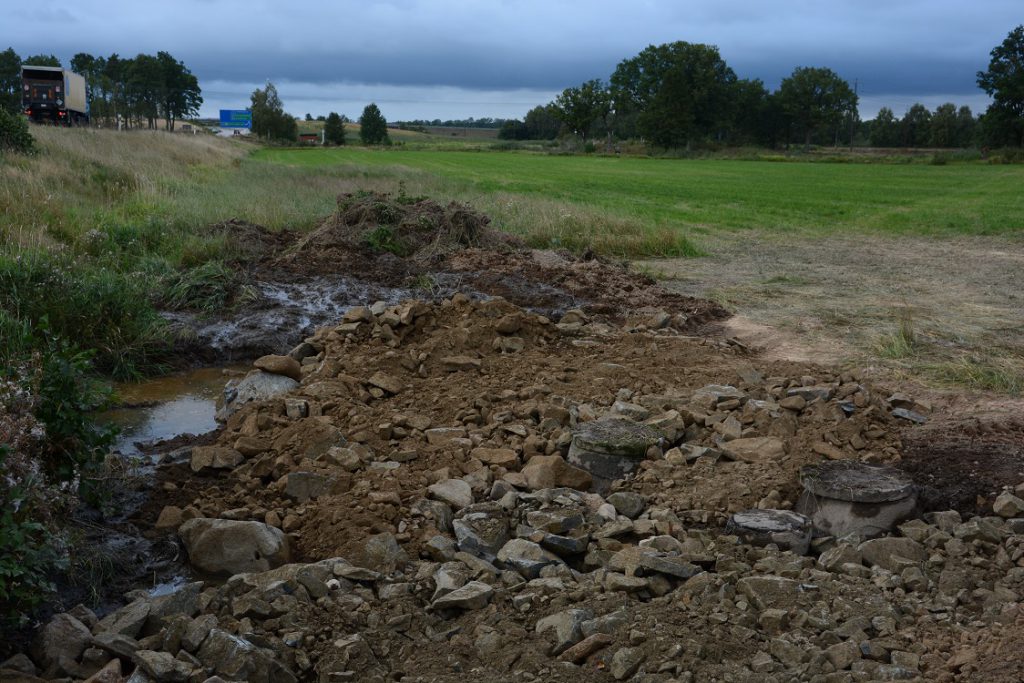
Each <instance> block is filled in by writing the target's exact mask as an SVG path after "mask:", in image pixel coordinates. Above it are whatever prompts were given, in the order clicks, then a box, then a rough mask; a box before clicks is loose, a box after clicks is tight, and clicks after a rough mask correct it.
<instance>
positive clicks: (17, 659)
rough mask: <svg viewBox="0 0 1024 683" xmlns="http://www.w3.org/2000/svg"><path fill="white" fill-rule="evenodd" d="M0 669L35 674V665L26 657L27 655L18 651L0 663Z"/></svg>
mask: <svg viewBox="0 0 1024 683" xmlns="http://www.w3.org/2000/svg"><path fill="white" fill-rule="evenodd" d="M0 670H7V671H17V672H18V673H22V674H26V675H28V676H35V675H36V673H37V672H36V665H35V664H33V663H32V660H31V659H29V658H28V655H25V654H21V653H18V654H16V655H13V656H12V657H9V658H7V659H5V660H4V661H3V663H2V664H0Z"/></svg>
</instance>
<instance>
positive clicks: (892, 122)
mask: <svg viewBox="0 0 1024 683" xmlns="http://www.w3.org/2000/svg"><path fill="white" fill-rule="evenodd" d="M871 144H872V145H873V146H875V147H896V146H898V145H899V144H900V122H899V119H897V118H896V115H895V114H893V113H892V109H889V107H882V108H881V109H879V110H878V115H877V116H875V119H874V121H872V122H871Z"/></svg>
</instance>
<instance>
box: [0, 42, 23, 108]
mask: <svg viewBox="0 0 1024 683" xmlns="http://www.w3.org/2000/svg"><path fill="white" fill-rule="evenodd" d="M0 109H5V110H7V111H9V112H17V111H20V110H21V58H20V57H19V56H18V53H17V52H15V51H14V48H10V47H9V48H7V49H6V50H4V51H3V52H0Z"/></svg>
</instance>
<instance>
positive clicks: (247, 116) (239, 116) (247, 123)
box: [220, 109, 252, 130]
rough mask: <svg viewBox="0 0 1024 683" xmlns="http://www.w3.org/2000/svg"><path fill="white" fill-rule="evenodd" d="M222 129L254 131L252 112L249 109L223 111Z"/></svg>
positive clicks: (221, 117)
mask: <svg viewBox="0 0 1024 683" xmlns="http://www.w3.org/2000/svg"><path fill="white" fill-rule="evenodd" d="M220 127H221V128H248V129H250V130H252V112H251V111H249V110H248V109H221V110H220Z"/></svg>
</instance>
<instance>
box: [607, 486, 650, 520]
mask: <svg viewBox="0 0 1024 683" xmlns="http://www.w3.org/2000/svg"><path fill="white" fill-rule="evenodd" d="M608 502H609V503H611V504H612V505H613V506H614V507H615V510H616V511H617V512H618V513H619V514H620V515H625V516H626V517H629V518H630V519H636V518H637V517H639V516H640V514H641V513H642V512H643V511H644V508H645V507H646V506H647V503H646V501H644V497H643V496H641V495H640V494H639V493H633V492H632V491H616V492H615V493H613V494H611V495H610V496H608Z"/></svg>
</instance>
